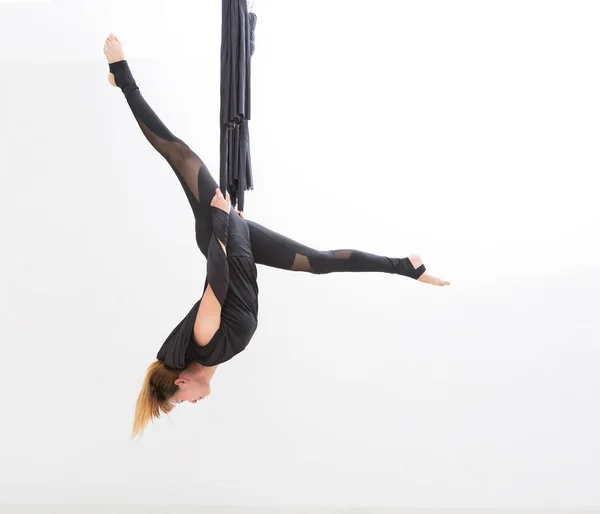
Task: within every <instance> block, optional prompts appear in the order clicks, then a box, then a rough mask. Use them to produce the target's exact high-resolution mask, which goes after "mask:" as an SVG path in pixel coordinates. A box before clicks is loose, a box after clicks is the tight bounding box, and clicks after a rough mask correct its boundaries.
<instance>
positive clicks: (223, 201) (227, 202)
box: [210, 188, 231, 214]
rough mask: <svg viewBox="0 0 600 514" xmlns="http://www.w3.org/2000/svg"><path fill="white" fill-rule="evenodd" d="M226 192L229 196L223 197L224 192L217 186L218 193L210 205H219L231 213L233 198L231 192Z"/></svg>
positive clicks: (219, 207) (218, 206)
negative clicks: (230, 195) (230, 196)
mask: <svg viewBox="0 0 600 514" xmlns="http://www.w3.org/2000/svg"><path fill="white" fill-rule="evenodd" d="M226 194H227V198H223V193H221V190H220V189H218V188H217V190H216V194H215V196H214V197H213V199H212V201H211V202H210V205H211V207H217V208H218V209H221V210H222V211H225V212H226V213H227V214H229V211H230V210H231V199H230V198H229V192H227V193H226Z"/></svg>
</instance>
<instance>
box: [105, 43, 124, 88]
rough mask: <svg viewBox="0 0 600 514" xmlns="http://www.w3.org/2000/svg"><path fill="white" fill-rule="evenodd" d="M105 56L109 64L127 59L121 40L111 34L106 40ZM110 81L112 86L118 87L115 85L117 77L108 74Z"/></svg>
mask: <svg viewBox="0 0 600 514" xmlns="http://www.w3.org/2000/svg"><path fill="white" fill-rule="evenodd" d="M104 55H106V60H107V61H108V64H111V63H113V62H118V61H122V60H124V59H125V53H124V52H123V45H122V44H121V41H119V38H118V37H117V36H115V35H114V34H110V35H109V36H108V37H107V38H106V43H105V44H104ZM108 81H109V82H110V83H111V85H113V86H115V87H117V84H116V83H115V76H114V75H113V74H112V73H109V74H108Z"/></svg>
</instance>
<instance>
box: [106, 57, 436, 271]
mask: <svg viewBox="0 0 600 514" xmlns="http://www.w3.org/2000/svg"><path fill="white" fill-rule="evenodd" d="M110 71H111V72H112V73H113V74H114V76H115V82H116V84H117V86H118V87H120V88H121V90H122V91H123V93H124V95H125V98H126V99H127V102H128V104H129V106H130V107H131V110H132V112H133V115H134V116H135V118H136V120H137V122H138V124H139V126H140V128H141V129H142V132H143V133H144V135H145V136H146V139H148V141H149V142H150V144H151V145H152V146H153V147H154V148H155V149H156V150H157V151H158V152H159V153H160V154H161V155H162V156H163V157H164V158H165V159H166V160H167V162H168V163H169V165H170V166H171V168H172V169H173V171H174V172H175V175H176V176H177V178H178V179H179V181H180V182H181V185H182V187H183V190H184V192H185V194H186V196H187V199H188V201H189V203H190V206H191V208H192V211H193V213H194V218H195V219H196V242H197V244H198V247H199V248H200V251H201V252H202V253H203V254H204V256H205V257H206V254H207V251H208V243H209V241H210V238H211V235H212V222H211V219H212V216H211V207H210V202H211V201H212V199H213V197H214V195H215V190H216V189H217V187H218V185H217V183H216V181H215V180H214V179H213V177H212V176H211V174H210V172H209V171H208V169H207V168H206V166H205V164H204V162H202V161H201V160H200V158H199V157H198V156H197V155H196V154H195V153H194V152H193V151H192V150H191V149H190V148H189V147H188V146H187V145H186V144H185V143H184V142H183V141H181V140H180V139H178V138H177V137H176V136H174V135H173V134H172V133H171V132H170V131H169V129H168V128H167V127H166V126H165V125H164V124H163V122H162V121H161V120H160V119H159V118H158V116H157V115H156V114H155V112H154V111H153V110H152V108H151V107H150V106H149V105H148V104H147V103H146V100H144V98H143V97H142V94H141V93H140V90H139V88H138V86H137V84H136V82H135V80H134V78H133V76H132V74H131V71H130V69H129V66H128V65H127V61H119V62H117V63H113V64H111V65H110ZM230 231H232V232H233V233H235V234H237V235H241V236H242V237H244V236H245V237H249V238H250V244H251V247H252V255H253V256H254V261H255V262H256V264H263V265H265V266H270V267H273V268H279V269H284V270H292V271H305V272H309V273H315V274H325V273H332V272H343V271H346V272H348V271H350V272H367V271H371V272H382V273H393V274H396V275H404V276H407V277H411V278H414V279H417V278H418V277H419V276H421V275H422V274H423V273H424V272H425V266H423V265H421V266H419V267H418V268H417V269H416V270H415V268H414V267H413V266H412V264H411V263H410V261H409V259H408V258H407V257H404V258H395V257H383V256H379V255H373V254H369V253H366V252H361V251H358V250H348V249H344V250H327V251H319V250H314V249H313V248H309V247H308V246H304V245H302V244H300V243H297V242H296V241H294V240H292V239H290V238H288V237H286V236H283V235H281V234H278V233H276V232H273V231H272V230H270V229H268V228H266V227H263V226H262V225H259V224H258V223H256V222H254V221H250V220H245V219H242V218H241V217H240V216H238V215H237V214H236V213H235V211H234V210H233V209H232V210H231V212H230Z"/></svg>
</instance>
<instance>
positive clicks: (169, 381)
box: [131, 360, 180, 437]
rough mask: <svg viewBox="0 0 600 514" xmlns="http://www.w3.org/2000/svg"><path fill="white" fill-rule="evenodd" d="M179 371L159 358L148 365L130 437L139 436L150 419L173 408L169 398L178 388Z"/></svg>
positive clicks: (152, 419)
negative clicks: (169, 366)
mask: <svg viewBox="0 0 600 514" xmlns="http://www.w3.org/2000/svg"><path fill="white" fill-rule="evenodd" d="M179 373H180V372H179V371H178V370H175V369H171V368H168V367H167V366H165V364H164V362H163V361H159V360H157V361H155V362H153V363H152V364H150V366H148V370H147V371H146V377H145V378H144V384H143V385H142V390H141V391H140V395H139V396H138V399H137V403H136V406H135V419H134V422H133V431H132V436H131V437H135V436H137V435H138V434H140V437H141V436H142V435H143V433H144V429H145V428H146V425H147V424H148V423H149V422H150V421H152V422H153V421H154V419H156V418H159V417H160V415H161V413H163V414H168V413H169V412H171V411H172V410H173V408H174V407H175V405H174V404H173V403H171V398H172V397H173V395H174V394H175V393H176V392H177V391H178V389H179V386H177V385H175V380H177V378H178V377H179Z"/></svg>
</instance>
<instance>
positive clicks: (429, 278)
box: [408, 253, 450, 286]
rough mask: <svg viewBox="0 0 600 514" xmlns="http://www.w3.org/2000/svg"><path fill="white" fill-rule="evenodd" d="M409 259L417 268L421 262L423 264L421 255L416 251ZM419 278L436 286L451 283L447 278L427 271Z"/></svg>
mask: <svg viewBox="0 0 600 514" xmlns="http://www.w3.org/2000/svg"><path fill="white" fill-rule="evenodd" d="M408 259H409V260H410V263H411V264H412V265H413V266H414V267H415V269H416V268H418V267H419V266H420V265H421V264H423V261H422V260H421V257H419V256H418V255H416V254H414V253H413V254H411V255H409V256H408ZM417 280H418V281H420V282H425V283H426V284H432V285H434V286H449V285H450V282H448V281H447V280H442V279H441V278H437V277H434V276H433V275H430V274H429V273H427V272H425V273H423V274H422V275H421V276H420V277H419V278H418V279H417Z"/></svg>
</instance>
